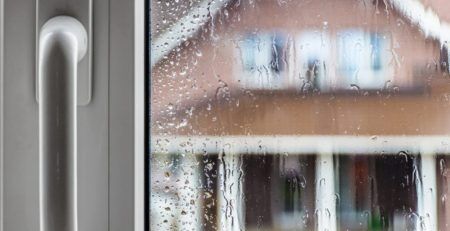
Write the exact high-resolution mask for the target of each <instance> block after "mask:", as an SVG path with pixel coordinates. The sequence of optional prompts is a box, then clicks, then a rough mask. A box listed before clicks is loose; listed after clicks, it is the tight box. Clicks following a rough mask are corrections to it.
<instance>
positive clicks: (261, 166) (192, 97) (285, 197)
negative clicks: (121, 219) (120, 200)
mask: <svg viewBox="0 0 450 231" xmlns="http://www.w3.org/2000/svg"><path fill="white" fill-rule="evenodd" d="M446 12H450V2H448V1H445V0H314V1H313V0H183V1H182V0H179V1H178V0H153V1H151V13H150V14H151V25H150V26H151V30H150V31H151V35H150V39H151V64H150V65H151V73H150V75H151V94H152V99H151V105H150V106H151V114H150V116H151V124H150V129H151V141H149V142H151V150H152V153H151V157H150V158H151V193H150V197H151V198H150V200H151V214H150V216H151V217H150V220H151V227H152V230H321V231H322V230H330V231H333V230H450V226H449V223H450V202H448V201H447V195H448V186H449V183H450V181H449V178H448V171H447V168H448V167H449V165H450V158H448V154H449V153H450V147H449V144H450V135H449V134H450V101H449V99H450V79H449V65H448V59H449V53H448V45H447V44H448V42H449V41H450V26H449V24H448V23H447V22H450V15H449V14H448V13H446Z"/></svg>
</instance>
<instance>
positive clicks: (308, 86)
mask: <svg viewBox="0 0 450 231" xmlns="http://www.w3.org/2000/svg"><path fill="white" fill-rule="evenodd" d="M296 52H297V57H298V62H299V63H298V64H297V66H298V67H299V71H298V77H297V76H294V79H295V78H298V80H299V81H300V82H297V81H296V82H297V83H295V85H298V84H300V86H301V90H302V92H311V91H314V90H326V89H328V88H329V86H330V84H331V83H330V82H329V81H330V79H329V78H328V73H327V68H326V67H327V63H328V62H329V56H330V42H329V37H328V35H327V34H326V33H324V32H318V31H306V32H303V33H301V34H300V36H299V37H298V38H297V41H296Z"/></svg>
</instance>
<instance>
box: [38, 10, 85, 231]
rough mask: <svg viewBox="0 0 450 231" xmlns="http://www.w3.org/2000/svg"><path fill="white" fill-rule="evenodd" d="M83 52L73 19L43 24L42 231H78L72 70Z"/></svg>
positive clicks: (74, 79) (59, 18) (74, 77)
mask: <svg viewBox="0 0 450 231" xmlns="http://www.w3.org/2000/svg"><path fill="white" fill-rule="evenodd" d="M87 48H88V41H87V33H86V30H85V28H84V27H83V25H82V24H81V23H80V22H79V21H78V20H76V19H75V18H72V17H68V16H57V17H54V18H51V19H50V20H48V21H47V22H46V23H45V24H44V25H43V27H42V28H41V31H40V35H39V61H38V62H39V63H38V65H39V67H38V68H39V72H38V81H39V84H38V86H39V203H40V230H41V231H77V228H78V227H77V65H78V62H79V61H80V60H82V59H83V57H84V56H85V54H86V51H87Z"/></svg>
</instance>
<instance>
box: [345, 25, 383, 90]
mask: <svg viewBox="0 0 450 231" xmlns="http://www.w3.org/2000/svg"><path fill="white" fill-rule="evenodd" d="M389 44H390V43H389V39H388V37H387V36H385V35H383V34H380V33H374V32H365V31H363V30H360V29H349V30H344V31H341V32H339V33H338V34H337V52H338V54H337V58H338V69H339V71H338V76H339V77H338V80H337V82H338V83H337V89H339V90H346V89H349V88H350V87H351V86H357V87H358V88H359V89H365V90H381V89H383V87H384V86H385V84H386V82H387V81H388V80H390V79H391V77H392V76H391V73H390V68H389V61H390V57H391V54H390V52H389Z"/></svg>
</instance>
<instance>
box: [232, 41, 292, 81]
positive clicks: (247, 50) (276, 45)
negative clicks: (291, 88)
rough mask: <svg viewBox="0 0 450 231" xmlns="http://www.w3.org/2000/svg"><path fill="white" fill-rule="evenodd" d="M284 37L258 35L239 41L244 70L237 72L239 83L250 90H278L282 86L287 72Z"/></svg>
mask: <svg viewBox="0 0 450 231" xmlns="http://www.w3.org/2000/svg"><path fill="white" fill-rule="evenodd" d="M285 46H286V42H285V39H284V37H283V35H281V34H278V33H256V34H249V35H245V36H244V38H243V39H241V41H239V50H240V56H241V58H240V60H241V62H242V67H243V68H242V69H243V70H242V69H238V70H237V72H238V73H237V74H236V76H238V81H239V82H241V84H242V85H243V86H244V87H246V88H249V89H276V88H279V87H281V86H282V83H283V82H282V81H283V79H282V78H283V77H284V76H283V72H284V70H285Z"/></svg>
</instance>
